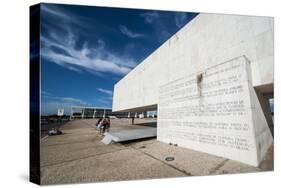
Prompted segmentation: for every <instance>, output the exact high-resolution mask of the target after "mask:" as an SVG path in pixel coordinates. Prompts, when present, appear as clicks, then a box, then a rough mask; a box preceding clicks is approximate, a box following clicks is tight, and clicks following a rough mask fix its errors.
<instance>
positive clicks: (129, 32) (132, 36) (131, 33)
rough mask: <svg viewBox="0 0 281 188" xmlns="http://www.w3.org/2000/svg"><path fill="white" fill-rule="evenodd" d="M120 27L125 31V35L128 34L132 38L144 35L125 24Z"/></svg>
mask: <svg viewBox="0 0 281 188" xmlns="http://www.w3.org/2000/svg"><path fill="white" fill-rule="evenodd" d="M119 29H120V31H121V33H123V34H124V35H126V36H127V37H130V38H141V37H144V35H143V34H140V33H135V32H133V31H131V30H129V29H128V28H127V27H126V26H124V25H120V26H119Z"/></svg>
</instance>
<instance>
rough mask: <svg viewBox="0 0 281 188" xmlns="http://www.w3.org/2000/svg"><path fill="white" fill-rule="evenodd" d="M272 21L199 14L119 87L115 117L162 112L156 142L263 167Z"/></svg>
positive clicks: (269, 124) (267, 134) (269, 121)
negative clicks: (121, 112) (154, 111)
mask: <svg viewBox="0 0 281 188" xmlns="http://www.w3.org/2000/svg"><path fill="white" fill-rule="evenodd" d="M273 52H274V50H273V19H272V18H269V17H255V16H235V15H220V14H199V15H198V16H197V17H195V18H194V19H193V20H192V21H191V22H189V23H188V24H187V25H186V26H184V27H183V28H182V29H181V30H180V31H179V32H177V33H176V34H175V35H174V36H172V37H171V38H170V39H169V40H168V41H166V42H165V43H164V44H163V45H162V46H160V47H159V48H158V49H157V50H156V51H155V52H153V53H152V54H151V55H150V56H149V57H147V58H146V59H145V60H144V61H143V62H142V63H140V64H139V65H138V66H137V67H136V68H135V69H133V70H132V71H131V72H130V73H129V74H127V75H126V76H125V77H124V78H123V79H122V80H120V81H119V82H118V83H117V84H116V85H115V87H114V96H113V111H135V112H142V111H149V110H157V112H158V123H157V126H158V127H157V139H158V140H160V141H163V142H167V143H169V142H172V143H176V144H178V145H179V146H183V147H187V148H191V149H194V150H197V151H202V152H206V153H210V154H214V155H217V156H222V157H226V158H229V159H233V160H237V161H240V162H243V163H246V164H250V165H253V166H258V165H259V164H260V162H261V161H262V159H263V158H264V156H265V154H266V152H267V149H268V148H269V146H270V145H271V144H272V142H273V138H272V134H271V132H270V129H269V127H272V125H273V122H272V118H271V115H270V110H269V104H268V100H267V99H268V98H269V97H272V96H273V85H274V82H273V80H274V79H273V64H274V60H273V58H274V54H273Z"/></svg>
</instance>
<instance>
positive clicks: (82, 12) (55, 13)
mask: <svg viewBox="0 0 281 188" xmlns="http://www.w3.org/2000/svg"><path fill="white" fill-rule="evenodd" d="M196 15H197V14H196V13H185V12H170V11H154V10H141V9H121V8H103V7H93V6H72V5H57V4H41V38H40V41H41V113H42V114H43V115H47V114H55V113H56V112H57V108H64V109H65V111H66V113H69V109H70V106H71V105H76V106H95V107H108V108H111V106H112V94H113V86H114V84H115V83H116V82H118V81H119V80H120V79H121V78H122V77H123V76H125V75H126V74H127V73H128V72H130V71H131V70H132V69H133V68H134V67H135V66H136V65H138V64H139V63H141V62H142V60H144V59H145V58H146V57H147V56H148V55H149V54H151V53H152V52H153V51H154V50H155V49H157V48H158V47H159V46H160V45H161V44H163V43H164V42H165V41H166V40H167V39H169V38H170V37H171V36H172V35H173V34H174V33H175V32H177V31H178V30H179V29H180V28H181V27H183V26H184V25H185V24H187V23H188V22H189V21H190V20H192V19H193V18H194V17H195V16H196Z"/></svg>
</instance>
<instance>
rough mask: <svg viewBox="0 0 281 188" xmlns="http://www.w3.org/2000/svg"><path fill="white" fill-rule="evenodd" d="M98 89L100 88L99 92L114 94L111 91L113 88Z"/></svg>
mask: <svg viewBox="0 0 281 188" xmlns="http://www.w3.org/2000/svg"><path fill="white" fill-rule="evenodd" d="M97 90H98V91H99V92H102V93H105V94H107V95H110V96H112V91H111V90H107V89H103V88H97Z"/></svg>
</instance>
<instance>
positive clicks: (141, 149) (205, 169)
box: [41, 119, 273, 184]
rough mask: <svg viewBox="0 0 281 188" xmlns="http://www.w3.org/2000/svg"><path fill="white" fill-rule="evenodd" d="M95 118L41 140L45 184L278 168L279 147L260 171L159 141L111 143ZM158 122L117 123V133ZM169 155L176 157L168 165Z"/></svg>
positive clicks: (113, 128)
mask: <svg viewBox="0 0 281 188" xmlns="http://www.w3.org/2000/svg"><path fill="white" fill-rule="evenodd" d="M96 121H97V120H94V119H83V120H81V119H80V120H73V121H70V122H68V123H66V124H65V125H64V126H63V127H62V131H63V133H64V134H63V135H59V136H50V137H47V138H45V139H43V140H42V141H41V183H42V184H65V183H79V182H101V181H121V180H138V179H153V178H168V177H186V176H202V175H216V174H231V173H246V172H260V171H269V170H273V146H272V147H271V148H270V149H269V151H268V154H267V156H266V159H265V160H264V161H263V162H262V163H261V165H260V167H259V168H255V167H252V166H249V165H246V164H243V163H240V162H236V161H233V160H229V159H226V158H222V157H217V156H214V155H210V154H206V153H202V152H197V151H194V150H190V149H187V148H182V147H179V146H174V145H169V144H166V143H162V142H159V141H157V140H156V138H150V139H142V140H135V141H129V142H123V143H114V144H109V145H105V144H103V143H102V142H101V140H102V139H103V136H102V135H99V132H98V131H97V130H96V129H95V123H96ZM155 125H156V120H155V119H135V125H131V120H129V119H113V120H111V130H110V131H112V132H114V131H119V130H127V129H140V128H143V126H151V127H153V126H155ZM166 157H174V160H173V161H166V160H165V158H166Z"/></svg>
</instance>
